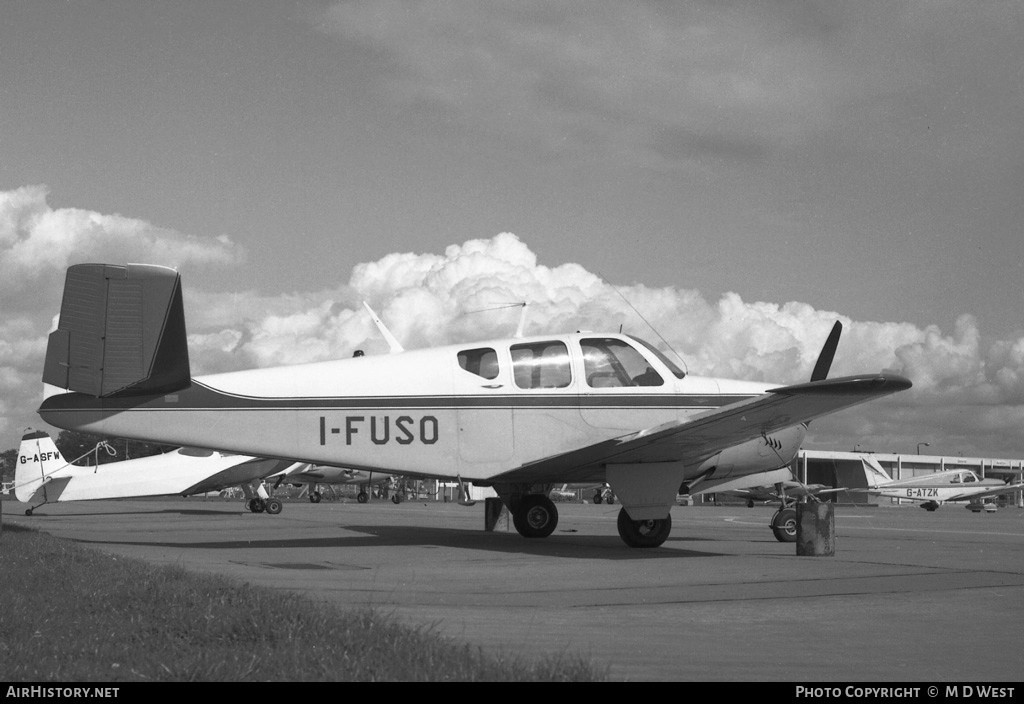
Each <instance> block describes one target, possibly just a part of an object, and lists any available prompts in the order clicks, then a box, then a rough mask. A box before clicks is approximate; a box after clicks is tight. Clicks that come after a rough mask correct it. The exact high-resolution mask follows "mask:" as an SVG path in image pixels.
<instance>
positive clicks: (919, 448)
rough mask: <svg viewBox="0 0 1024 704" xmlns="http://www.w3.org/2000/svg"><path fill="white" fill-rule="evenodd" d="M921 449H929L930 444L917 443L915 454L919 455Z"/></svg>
mask: <svg viewBox="0 0 1024 704" xmlns="http://www.w3.org/2000/svg"><path fill="white" fill-rule="evenodd" d="M922 447H931V443H927V442H919V443H917V454H919V455H920V454H921V448H922Z"/></svg>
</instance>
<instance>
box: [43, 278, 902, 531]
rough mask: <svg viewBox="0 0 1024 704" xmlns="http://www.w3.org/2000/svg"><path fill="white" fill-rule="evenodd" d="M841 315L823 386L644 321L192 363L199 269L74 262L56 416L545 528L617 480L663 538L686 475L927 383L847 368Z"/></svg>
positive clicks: (628, 513)
mask: <svg viewBox="0 0 1024 704" xmlns="http://www.w3.org/2000/svg"><path fill="white" fill-rule="evenodd" d="M840 329H841V326H840V325H839V323H836V327H835V328H833V331H832V334H830V335H829V337H828V340H827V341H826V343H825V345H824V347H823V349H822V353H821V355H820V356H819V359H818V363H817V364H816V365H815V368H814V371H813V372H812V374H811V380H810V381H809V382H807V383H802V384H796V385H790V386H778V385H772V384H767V383H760V382H757V383H755V382H746V381H735V380H728V379H717V378H709V377H699V376H695V375H692V374H688V373H684V372H683V371H682V370H681V369H680V368H679V367H678V366H676V365H675V364H674V363H673V362H672V361H671V360H670V359H669V358H667V357H666V356H665V355H664V354H663V353H662V352H660V351H659V350H657V349H656V348H655V347H653V346H652V345H650V344H649V343H647V342H644V341H643V340H641V339H639V338H637V337H633V336H631V335H625V334H617V333H605V332H600V333H599V332H593V333H592V332H575V333H571V334H555V335H543V336H534V337H522V336H517V337H512V338H509V339H503V340H494V341H487V342H472V343H465V344H458V345H448V346H444V347H435V348H429V349H418V350H402V349H401V348H400V347H399V348H398V349H394V348H393V350H392V354H382V355H367V356H353V357H349V358H344V359H340V360H335V361H327V362H316V363H310V364H302V365H292V366H287V367H276V368H263V369H254V370H248V371H238V372H230V373H224V374H214V375H208V376H198V377H195V378H193V377H192V376H191V369H190V366H189V357H188V347H187V344H186V333H185V316H184V310H183V306H182V290H181V279H180V276H179V274H178V273H177V272H176V271H175V270H173V269H169V268H166V267H162V266H155V265H148V264H129V265H127V266H118V265H107V264H77V265H74V266H71V267H70V268H69V269H68V271H67V276H66V279H65V285H64V296H63V300H62V304H61V310H60V320H59V324H58V327H57V329H56V330H55V331H54V332H53V333H51V335H50V338H49V341H48V345H47V351H46V362H45V366H44V370H43V382H44V383H45V384H46V385H49V387H56V388H48V389H47V393H46V397H45V399H44V401H43V403H42V405H41V406H40V408H39V414H40V416H41V417H42V418H43V420H45V421H46V422H47V423H50V424H52V425H55V426H57V427H60V428H68V429H76V430H82V431H87V432H92V433H98V434H102V435H108V436H115V437H125V438H137V439H144V440H149V441H153V442H161V443H168V444H178V445H189V446H195V447H206V448H210V449H216V450H220V451H225V452H238V453H244V454H247V455H253V456H257V457H267V458H278V459H288V460H293V461H298V462H309V463H312V464H319V465H332V466H341V467H349V468H352V469H358V470H365V471H377V472H388V473H392V474H400V475H404V476H407V477H421V478H443V479H457V480H458V481H460V482H466V483H471V484H472V485H475V486H483V487H491V488H493V490H494V492H495V493H496V494H497V496H498V497H500V500H501V502H502V503H503V504H504V505H505V506H506V507H507V508H508V510H509V512H510V514H511V516H512V519H513V523H514V525H515V527H516V530H517V531H518V532H519V533H520V534H521V535H523V536H525V537H528V538H542V537H546V536H548V535H550V534H551V533H552V531H554V529H555V526H556V525H557V522H558V512H557V509H556V508H555V505H554V503H553V502H552V501H551V500H550V499H549V498H548V496H547V492H548V490H549V489H550V488H551V486H552V485H554V484H561V483H566V482H569V483H587V482H594V483H602V482H607V483H608V484H609V485H610V486H611V489H612V490H613V491H614V493H615V495H616V496H617V497H618V500H619V502H620V504H621V506H622V508H621V510H620V512H619V517H618V530H619V535H620V536H621V537H622V539H623V541H624V542H625V543H626V544H627V545H629V546H632V547H655V546H658V545H661V544H662V543H663V542H664V541H665V540H666V538H667V537H668V535H669V532H670V530H671V525H672V519H671V513H670V508H671V506H672V505H673V504H674V503H675V499H676V495H677V492H678V491H679V489H680V486H681V485H683V484H688V485H690V486H692V485H694V484H697V483H699V482H701V481H705V480H706V481H712V480H724V479H729V478H735V477H740V476H744V475H751V474H756V473H761V472H766V471H768V470H773V469H776V468H778V467H782V466H785V465H787V464H788V463H789V462H790V461H791V460H792V458H793V457H794V456H795V454H796V452H797V450H798V449H799V447H800V444H801V442H802V441H803V439H804V437H805V434H806V432H807V424H808V423H809V422H810V421H811V420H812V419H814V418H816V417H819V416H822V415H825V414H828V413H833V412H835V411H839V410H841V409H844V408H847V407H850V406H853V405H855V404H858V403H862V402H864V401H868V400H870V399H873V398H877V397H881V396H884V395H887V394H891V393H894V392H897V391H901V390H903V389H907V388H910V386H911V384H910V381H909V380H907V379H906V378H904V377H902V376H899V375H896V374H889V373H877V374H865V375H859V376H850V377H844V378H837V379H827V378H826V377H827V374H828V369H829V367H830V366H831V363H832V357H833V355H834V353H835V349H836V346H837V345H838V339H839V334H840Z"/></svg>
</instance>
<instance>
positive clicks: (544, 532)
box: [512, 494, 558, 538]
mask: <svg viewBox="0 0 1024 704" xmlns="http://www.w3.org/2000/svg"><path fill="white" fill-rule="evenodd" d="M512 523H513V524H514V525H515V527H516V530H517V531H518V532H519V535H521V536H523V537H524V538H546V537H548V536H549V535H551V534H552V533H554V532H555V527H556V526H557V525H558V509H557V508H555V504H554V502H553V501H552V500H551V499H549V498H548V497H547V496H545V495H544V494H527V495H526V496H524V497H523V498H522V500H521V501H520V502H519V505H518V506H517V507H516V509H515V511H513V512H512Z"/></svg>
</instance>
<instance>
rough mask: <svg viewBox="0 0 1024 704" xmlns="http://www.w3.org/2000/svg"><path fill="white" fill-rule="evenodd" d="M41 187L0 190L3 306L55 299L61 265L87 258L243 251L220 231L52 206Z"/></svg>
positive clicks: (171, 258)
mask: <svg viewBox="0 0 1024 704" xmlns="http://www.w3.org/2000/svg"><path fill="white" fill-rule="evenodd" d="M48 196H49V189H48V188H47V187H46V186H42V185H36V186H25V187H22V188H18V189H15V190H12V191H0V295H2V296H3V300H4V308H5V311H6V312H8V313H10V312H11V311H12V310H19V309H23V308H26V307H30V306H32V305H33V304H35V303H36V302H37V301H38V300H39V299H40V297H41V296H42V295H45V294H49V293H51V292H52V293H53V294H54V296H55V297H56V298H57V299H59V295H60V286H61V285H62V284H63V281H64V276H63V272H64V269H65V268H66V267H67V266H68V265H70V264H77V263H81V262H87V261H110V262H131V261H159V262H166V263H167V265H168V266H180V265H182V264H186V263H214V264H220V265H224V264H226V263H228V262H231V261H234V260H237V259H239V258H240V257H242V256H243V254H244V253H243V252H242V250H241V248H240V247H238V246H237V245H235V244H234V243H232V242H231V240H230V239H228V238H226V237H219V238H200V237H197V236H193V235H186V234H183V233H180V232H176V231H174V230H171V229H167V228H162V227H158V226H156V225H153V224H151V223H148V222H146V221H144V220H139V219H136V218H129V217H125V216H122V215H104V214H102V213H97V212H94V211H90V210H82V209H79V208H52V207H51V206H50V205H49V203H48V202H47V198H48Z"/></svg>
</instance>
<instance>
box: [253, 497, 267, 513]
mask: <svg viewBox="0 0 1024 704" xmlns="http://www.w3.org/2000/svg"><path fill="white" fill-rule="evenodd" d="M266 509H267V506H266V504H264V503H263V499H253V500H252V503H250V504H249V510H250V511H252V512H253V513H263V512H264V511H265V510H266Z"/></svg>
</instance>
